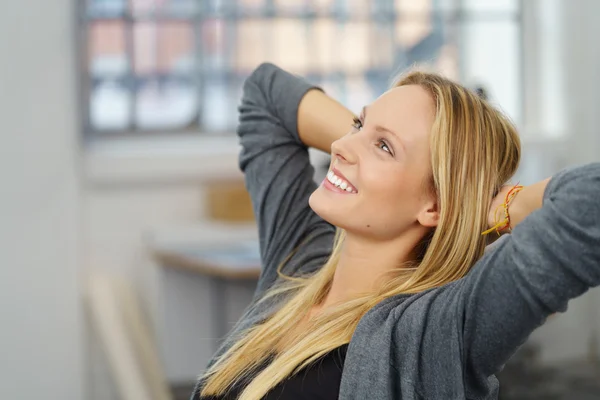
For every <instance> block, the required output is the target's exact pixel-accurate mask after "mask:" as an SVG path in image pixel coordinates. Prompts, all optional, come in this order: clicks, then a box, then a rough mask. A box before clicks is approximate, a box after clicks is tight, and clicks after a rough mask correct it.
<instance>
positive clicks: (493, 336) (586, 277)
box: [454, 164, 600, 379]
mask: <svg viewBox="0 0 600 400" xmlns="http://www.w3.org/2000/svg"><path fill="white" fill-rule="evenodd" d="M599 199H600V164H590V165H586V166H583V167H577V168H570V169H567V170H564V171H561V172H560V173H559V174H557V175H556V176H555V177H553V178H552V179H551V180H549V181H542V182H540V183H538V184H535V185H532V186H530V187H527V188H525V189H523V190H522V191H521V192H520V193H519V194H517V196H516V197H515V198H514V200H513V203H512V205H511V206H510V208H509V212H510V213H511V219H512V222H513V224H514V225H515V226H514V227H513V231H512V233H511V234H510V235H506V237H505V238H504V239H503V240H501V241H499V243H498V245H497V246H496V248H495V249H493V250H491V251H489V252H488V253H486V254H485V255H484V256H483V258H482V259H481V260H480V261H479V262H478V263H477V264H476V265H475V266H474V267H473V270H472V271H471V272H470V273H469V274H468V275H467V276H466V277H465V278H464V279H463V280H462V281H461V282H460V285H459V286H458V287H459V288H460V291H461V295H460V296H458V295H456V296H455V297H454V298H460V299H461V300H460V303H459V310H462V311H460V313H461V314H462V315H461V317H460V321H461V322H462V324H463V326H462V329H463V341H464V348H465V350H464V351H465V360H466V368H467V369H468V370H469V372H470V374H471V375H472V376H479V377H480V378H481V379H485V378H486V377H488V376H489V375H491V374H494V373H496V372H498V371H499V369H500V368H501V367H502V365H503V364H504V363H505V362H506V361H507V360H508V358H509V357H510V356H511V355H512V354H513V353H514V351H515V350H516V349H517V347H518V346H520V345H521V344H523V343H524V341H525V340H526V339H527V337H528V336H529V335H530V334H531V332H532V331H533V330H534V329H535V328H537V327H539V326H540V325H541V324H542V323H543V322H544V321H545V320H546V318H547V317H548V316H549V315H550V314H553V313H555V312H558V311H564V310H565V309H566V307H567V304H568V302H569V300H571V299H573V298H575V297H577V296H580V295H581V294H583V293H584V292H586V291H587V290H588V289H589V288H591V287H594V286H598V285H600V201H599ZM540 205H541V207H540Z"/></svg>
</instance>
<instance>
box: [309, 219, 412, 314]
mask: <svg viewBox="0 0 600 400" xmlns="http://www.w3.org/2000/svg"><path fill="white" fill-rule="evenodd" d="M422 237H423V233H422V232H416V231H415V232H406V233H405V234H403V235H402V236H400V237H399V238H397V239H394V240H386V241H378V240H373V239H372V238H365V237H361V236H359V235H353V234H351V233H350V232H347V233H346V238H345V240H344V244H343V247H342V250H341V254H340V259H339V262H338V265H337V267H336V270H335V274H334V277H333V281H332V284H331V288H330V290H329V292H328V294H327V296H326V298H325V300H324V302H323V303H322V304H321V307H322V308H326V307H327V306H329V305H333V304H339V303H343V302H345V301H347V300H349V299H352V298H354V297H357V296H359V295H365V294H371V293H374V292H376V291H377V290H379V289H380V287H381V285H382V283H383V282H382V278H385V276H386V275H387V274H389V273H390V272H393V271H394V270H397V269H398V268H402V266H403V265H404V264H405V263H406V262H409V261H414V259H415V254H414V249H415V247H416V246H417V244H418V242H419V241H420V240H421V238H422Z"/></svg>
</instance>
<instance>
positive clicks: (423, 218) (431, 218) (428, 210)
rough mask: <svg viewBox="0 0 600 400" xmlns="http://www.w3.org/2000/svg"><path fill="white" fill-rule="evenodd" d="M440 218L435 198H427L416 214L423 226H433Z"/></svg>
mask: <svg viewBox="0 0 600 400" xmlns="http://www.w3.org/2000/svg"><path fill="white" fill-rule="evenodd" d="M439 220H440V212H439V207H438V202H437V200H433V199H432V200H429V201H428V202H427V203H426V204H425V205H424V207H423V209H422V210H421V212H420V213H419V215H417V221H418V222H419V224H421V225H422V226H424V227H427V228H435V227H436V226H437V225H438V223H439Z"/></svg>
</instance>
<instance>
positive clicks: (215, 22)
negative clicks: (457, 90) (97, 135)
mask: <svg viewBox="0 0 600 400" xmlns="http://www.w3.org/2000/svg"><path fill="white" fill-rule="evenodd" d="M87 1H88V3H87V4H88V7H89V10H91V9H92V8H93V9H94V10H96V12H99V13H100V12H101V13H104V14H101V13H100V14H97V15H96V14H89V15H90V16H91V17H92V18H93V17H94V16H95V15H96V16H100V17H102V18H106V16H107V15H109V16H110V18H120V19H114V20H113V22H91V23H89V25H90V35H89V37H90V40H89V49H88V51H89V56H90V57H89V58H90V80H89V81H90V102H91V103H90V104H91V109H90V120H91V123H92V128H94V129H99V130H103V129H112V130H130V129H133V130H136V129H137V130H142V131H145V130H163V131H164V130H166V131H168V130H180V129H192V130H199V131H202V132H232V131H233V130H234V129H235V124H236V123H237V104H238V102H239V95H240V91H241V86H242V82H243V80H244V78H245V77H246V76H247V75H248V74H249V73H250V72H251V71H252V70H253V69H254V68H255V67H256V66H257V65H258V64H260V63H261V62H264V61H270V62H273V63H276V64H278V65H279V66H281V67H283V68H284V69H287V70H290V71H291V72H293V73H296V74H300V75H303V76H306V77H307V78H308V79H309V80H310V81H312V82H315V83H318V84H321V85H322V86H323V87H324V88H325V89H326V90H327V91H328V92H329V93H330V94H331V95H332V96H334V97H335V98H338V99H339V100H340V101H342V103H344V104H345V105H347V106H348V107H350V108H352V109H353V110H354V111H358V109H360V107H362V105H364V104H365V103H369V102H371V101H372V100H373V99H374V98H375V96H378V95H380V94H381V93H382V92H384V91H385V90H387V89H388V88H389V87H390V84H391V82H392V80H393V78H394V77H395V75H397V74H398V73H399V72H401V71H404V70H406V68H408V67H410V66H411V65H413V64H415V63H418V64H426V65H428V66H430V67H432V68H433V69H435V70H438V71H441V72H442V73H444V74H445V75H447V76H450V77H453V78H457V79H458V78H460V79H461V80H462V81H463V82H464V83H465V84H467V85H468V86H474V85H483V86H484V87H485V88H486V89H487V90H488V92H489V94H490V95H491V96H492V99H493V100H495V101H498V102H499V103H500V104H501V106H502V107H503V108H505V109H506V110H507V111H508V112H509V114H510V115H511V116H513V118H515V119H516V118H519V117H520V115H519V113H520V107H521V106H520V91H519V80H518V79H519V74H520V62H521V61H520V59H519V35H518V24H519V22H518V19H517V18H515V16H517V14H516V13H517V12H518V2H517V0H490V1H487V0H486V1H485V2H483V1H475V0H372V1H364V0H289V1H287V0H201V1H199V0H127V1H125V0H87ZM124 7H126V8H127V9H128V10H129V9H130V10H131V12H132V15H133V19H129V18H127V19H126V18H124V17H123V15H122V14H119V13H122V12H123V9H124ZM463 7H464V9H463ZM102 10H103V11H102ZM458 11H466V12H465V13H459V12H458ZM459 17H460V18H459ZM126 38H129V39H128V40H126ZM490 43H493V46H490ZM459 61H460V63H459ZM132 94H133V95H132Z"/></svg>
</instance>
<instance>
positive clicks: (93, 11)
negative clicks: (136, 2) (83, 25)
mask: <svg viewBox="0 0 600 400" xmlns="http://www.w3.org/2000/svg"><path fill="white" fill-rule="evenodd" d="M125 5H126V3H125V0H87V14H88V15H90V16H96V17H114V16H119V15H122V14H123V13H124V12H125V9H126V6H125Z"/></svg>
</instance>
